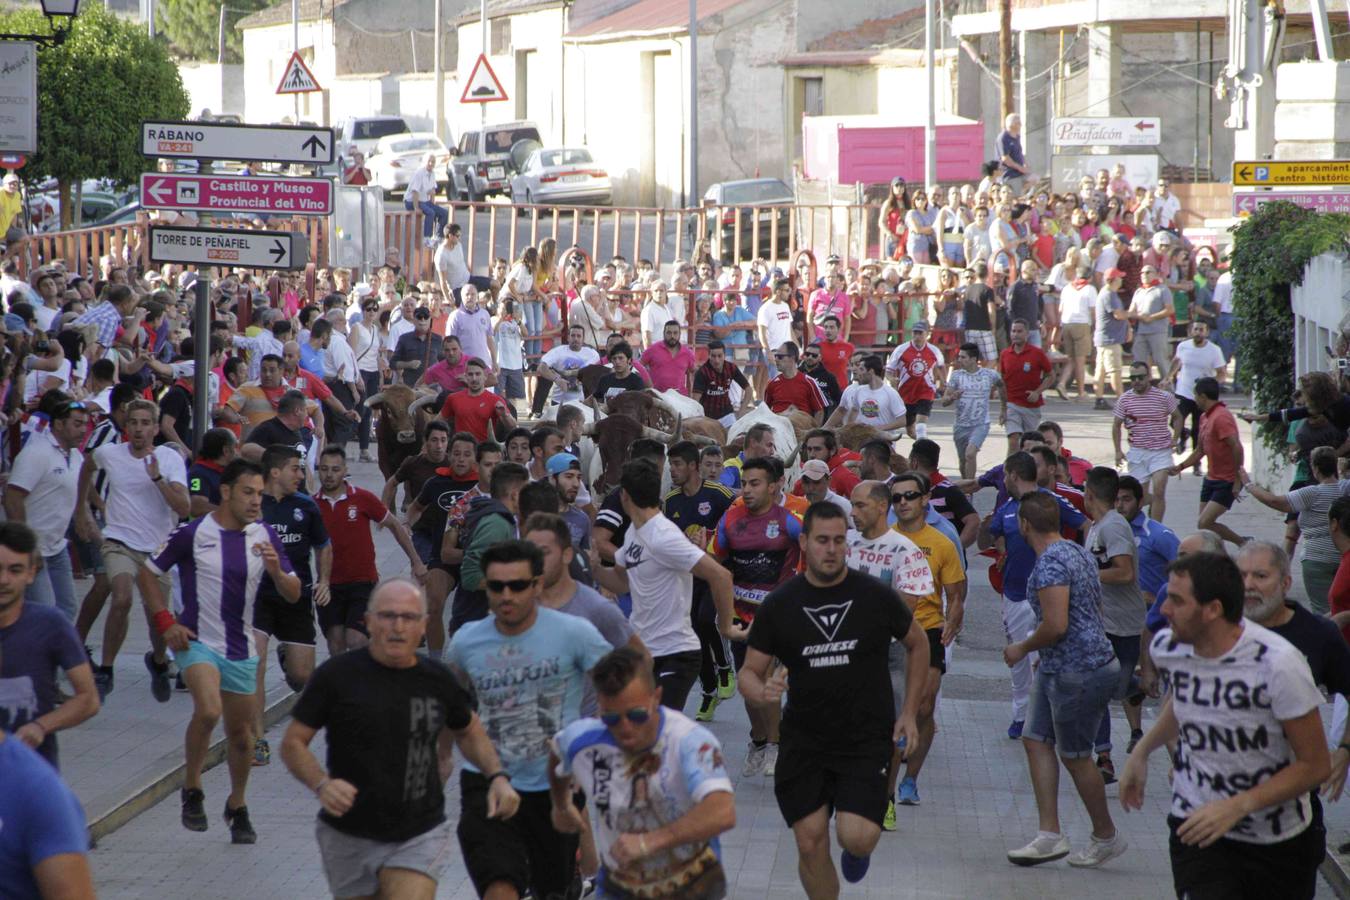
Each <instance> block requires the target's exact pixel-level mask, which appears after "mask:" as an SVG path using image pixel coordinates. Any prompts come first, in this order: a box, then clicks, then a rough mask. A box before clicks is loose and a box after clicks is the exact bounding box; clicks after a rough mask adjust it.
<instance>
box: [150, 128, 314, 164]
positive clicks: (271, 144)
mask: <svg viewBox="0 0 1350 900" xmlns="http://www.w3.org/2000/svg"><path fill="white" fill-rule="evenodd" d="M333 143H334V142H333V129H331V128H315V127H311V126H304V125H215V124H212V125H207V124H204V123H201V122H142V123H141V155H142V156H164V157H176V158H183V159H242V160H257V161H258V162H281V163H310V164H312V165H328V164H329V163H331V162H332V161H333Z"/></svg>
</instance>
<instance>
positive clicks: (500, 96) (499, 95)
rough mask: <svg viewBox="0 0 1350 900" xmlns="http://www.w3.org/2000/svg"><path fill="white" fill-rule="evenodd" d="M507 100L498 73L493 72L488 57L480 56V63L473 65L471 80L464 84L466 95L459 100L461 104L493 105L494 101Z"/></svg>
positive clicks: (470, 74)
mask: <svg viewBox="0 0 1350 900" xmlns="http://www.w3.org/2000/svg"><path fill="white" fill-rule="evenodd" d="M506 99H508V98H507V96H506V88H504V87H502V83H501V82H500V81H498V80H497V73H496V72H494V71H492V64H491V63H489V62H488V58H487V56H485V55H484V54H482V53H480V54H478V61H477V62H475V63H474V64H473V71H472V72H470V73H469V80H468V81H467V82H465V83H464V94H463V96H461V97H460V98H459V102H460V103H491V102H492V101H494V100H506Z"/></svg>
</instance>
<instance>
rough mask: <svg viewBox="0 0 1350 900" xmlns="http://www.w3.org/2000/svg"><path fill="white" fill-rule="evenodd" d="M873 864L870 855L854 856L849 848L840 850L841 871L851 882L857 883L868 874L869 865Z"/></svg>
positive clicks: (846, 879)
mask: <svg viewBox="0 0 1350 900" xmlns="http://www.w3.org/2000/svg"><path fill="white" fill-rule="evenodd" d="M871 864H872V857H870V856H854V855H853V854H852V853H849V852H848V851H847V850H841V851H840V852H839V872H840V874H841V875H843V876H844V880H845V881H847V882H848V883H849V884H857V883H858V882H860V881H862V880H863V877H864V876H866V875H867V867H868V866H870V865H871Z"/></svg>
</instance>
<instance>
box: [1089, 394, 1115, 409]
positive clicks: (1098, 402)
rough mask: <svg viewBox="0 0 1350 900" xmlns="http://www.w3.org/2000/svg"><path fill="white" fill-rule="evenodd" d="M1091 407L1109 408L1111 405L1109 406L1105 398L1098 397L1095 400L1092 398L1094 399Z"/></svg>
mask: <svg viewBox="0 0 1350 900" xmlns="http://www.w3.org/2000/svg"><path fill="white" fill-rule="evenodd" d="M1092 408H1093V409H1110V408H1111V406H1110V404H1108V403H1107V402H1106V400H1105V398H1102V397H1098V398H1097V399H1096V400H1094V401H1093V402H1092Z"/></svg>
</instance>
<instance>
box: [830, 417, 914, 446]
mask: <svg viewBox="0 0 1350 900" xmlns="http://www.w3.org/2000/svg"><path fill="white" fill-rule="evenodd" d="M899 437H900V431H899V430H896V431H890V432H887V431H882V430H881V429H879V428H877V427H876V426H874V425H867V424H864V423H862V422H854V423H852V424H850V425H845V426H844V427H843V428H839V429H836V431H835V438H836V439H837V440H838V441H839V446H841V447H844V448H846V449H848V450H853V451H855V452H856V451H858V450H859V449H860V448H861V447H862V445H863V444H865V443H867V442H868V441H870V440H872V439H873V438H884V439H886V440H888V441H890V442H891V443H894V442H895V441H896V440H898V439H899Z"/></svg>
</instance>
